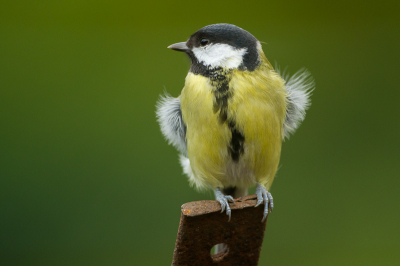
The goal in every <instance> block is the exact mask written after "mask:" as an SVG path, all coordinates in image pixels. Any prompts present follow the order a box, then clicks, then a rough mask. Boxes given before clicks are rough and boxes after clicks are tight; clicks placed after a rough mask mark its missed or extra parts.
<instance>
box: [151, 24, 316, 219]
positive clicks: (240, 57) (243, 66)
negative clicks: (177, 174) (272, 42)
mask: <svg viewBox="0 0 400 266" xmlns="http://www.w3.org/2000/svg"><path fill="white" fill-rule="evenodd" d="M168 48H169V49H172V50H175V51H179V52H183V53H185V54H186V55H187V56H188V57H189V59H190V62H191V65H190V69H189V72H188V74H187V76H186V79H185V84H184V87H183V89H182V91H181V94H180V96H179V97H177V98H175V97H172V96H171V95H169V94H168V93H165V94H164V95H161V96H160V99H159V100H158V102H157V104H156V116H157V120H158V122H159V124H160V128H161V132H162V134H163V135H164V137H165V138H166V140H167V141H168V142H169V144H172V145H173V146H174V147H175V148H176V149H177V150H178V151H179V152H180V163H181V165H182V168H183V171H184V173H185V174H186V175H187V176H188V178H189V182H190V184H191V185H192V186H194V187H195V188H197V189H198V190H205V189H212V190H213V191H214V193H215V198H216V200H217V201H218V202H219V203H220V205H221V212H224V211H225V212H226V214H227V215H228V217H229V218H228V221H230V219H231V208H230V206H229V202H233V203H234V202H235V198H239V197H242V196H246V195H247V193H248V189H249V188H251V187H254V186H256V190H255V194H256V196H257V203H256V205H255V206H256V207H257V206H259V205H260V204H264V208H263V218H262V221H265V220H266V218H267V216H268V214H269V213H270V212H272V210H273V207H274V201H273V197H272V195H271V193H270V192H269V191H270V187H271V184H272V182H273V180H274V177H275V175H276V172H277V169H278V166H279V160H280V155H281V147H282V142H283V141H284V140H285V139H287V138H289V136H290V135H291V134H292V133H294V132H295V130H296V129H297V128H298V127H299V125H300V124H301V122H302V121H303V120H304V118H305V112H306V110H307V109H308V108H309V106H310V103H311V101H310V96H311V92H312V91H313V90H314V87H315V84H314V79H313V78H312V76H311V74H310V72H308V71H307V70H306V69H301V70H299V71H298V72H296V73H295V74H294V75H293V76H291V77H289V75H287V74H286V73H285V72H283V73H281V72H280V71H279V69H278V68H276V69H274V67H273V66H272V65H271V64H270V62H269V61H268V59H267V58H266V56H265V54H264V52H263V49H262V45H261V42H260V41H258V40H257V39H256V38H255V37H254V36H253V35H252V34H251V33H249V32H248V31H246V30H244V29H242V28H240V27H238V26H235V25H232V24H227V23H221V24H212V25H208V26H205V27H203V28H201V29H199V30H198V31H196V32H195V33H193V34H192V35H191V36H190V37H189V39H188V40H187V41H186V42H180V43H175V44H172V45H170V46H168Z"/></svg>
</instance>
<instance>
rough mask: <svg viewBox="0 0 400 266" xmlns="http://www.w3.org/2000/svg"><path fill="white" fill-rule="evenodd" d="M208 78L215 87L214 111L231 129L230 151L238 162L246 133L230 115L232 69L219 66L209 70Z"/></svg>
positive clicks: (242, 150) (233, 158) (220, 120)
mask: <svg viewBox="0 0 400 266" xmlns="http://www.w3.org/2000/svg"><path fill="white" fill-rule="evenodd" d="M208 78H209V79H210V81H211V84H212V86H213V87H214V90H213V93H214V97H215V98H214V105H213V111H214V113H215V114H216V113H218V121H219V123H220V124H224V123H225V124H226V125H227V126H228V127H229V129H230V131H231V135H232V137H231V141H230V143H229V146H228V147H227V148H228V152H229V154H230V156H231V158H232V160H233V161H234V162H238V161H239V158H240V156H241V155H242V154H243V153H244V147H243V146H244V140H245V138H244V135H243V134H242V133H241V132H240V131H239V130H238V128H237V127H236V122H235V120H234V118H233V117H228V102H229V99H230V98H231V97H232V95H233V92H232V89H230V88H229V82H230V80H231V71H229V70H224V69H222V68H217V69H214V70H209V72H208Z"/></svg>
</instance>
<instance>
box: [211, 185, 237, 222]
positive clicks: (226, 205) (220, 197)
mask: <svg viewBox="0 0 400 266" xmlns="http://www.w3.org/2000/svg"><path fill="white" fill-rule="evenodd" d="M215 199H216V200H217V201H218V202H219V203H220V204H221V213H222V212H224V211H225V209H226V215H228V216H229V219H228V222H229V221H230V220H231V208H230V207H229V203H228V201H230V202H233V203H235V200H234V199H233V197H232V196H230V195H227V196H225V195H224V194H223V193H222V192H221V190H220V189H219V188H217V189H216V190H215Z"/></svg>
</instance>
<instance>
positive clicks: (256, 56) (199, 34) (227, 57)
mask: <svg viewBox="0 0 400 266" xmlns="http://www.w3.org/2000/svg"><path fill="white" fill-rule="evenodd" d="M168 48H170V49H173V50H176V51H181V52H185V53H186V54H187V55H188V56H189V58H190V59H191V62H192V66H191V71H192V72H194V73H200V74H201V73H202V71H207V70H212V69H218V68H223V69H240V70H248V71H253V70H255V68H256V67H257V66H258V65H260V63H261V62H260V53H262V49H261V44H260V42H259V41H258V40H257V39H256V38H255V37H254V36H253V35H252V34H250V33H249V32H248V31H245V30H243V29H241V28H239V27H237V26H235V25H231V24H213V25H209V26H206V27H204V28H201V29H200V30H198V31H196V32H195V33H194V34H192V36H190V38H189V40H187V41H186V42H181V43H176V44H173V45H170V46H169V47H168Z"/></svg>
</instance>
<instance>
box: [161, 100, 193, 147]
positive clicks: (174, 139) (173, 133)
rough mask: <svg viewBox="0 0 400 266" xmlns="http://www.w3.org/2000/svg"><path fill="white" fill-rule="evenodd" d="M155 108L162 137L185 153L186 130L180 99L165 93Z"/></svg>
mask: <svg viewBox="0 0 400 266" xmlns="http://www.w3.org/2000/svg"><path fill="white" fill-rule="evenodd" d="M156 108H157V111H156V114H157V118H158V123H159V124H160V127H161V132H162V133H163V135H164V137H165V138H166V139H167V140H168V143H169V144H172V145H173V146H174V147H175V148H176V149H178V150H179V151H180V152H182V153H184V154H186V153H187V150H186V141H185V138H186V136H185V135H186V132H185V124H184V123H183V120H182V112H181V101H180V99H179V98H174V97H171V96H170V95H169V94H167V93H165V95H164V96H162V95H161V96H160V100H159V101H158V102H157V106H156Z"/></svg>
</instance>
